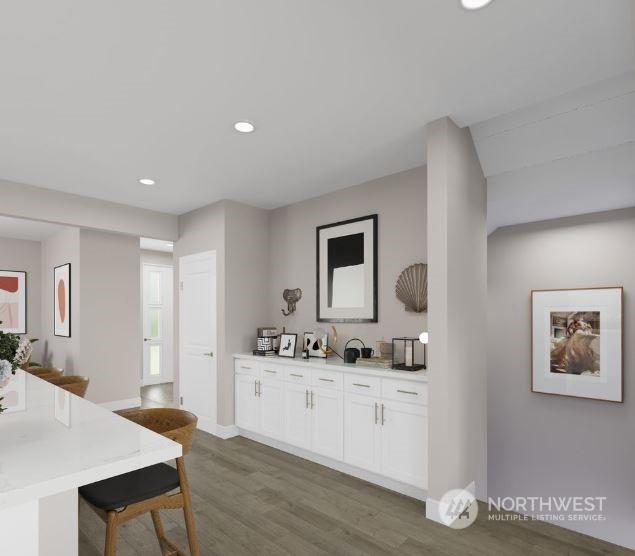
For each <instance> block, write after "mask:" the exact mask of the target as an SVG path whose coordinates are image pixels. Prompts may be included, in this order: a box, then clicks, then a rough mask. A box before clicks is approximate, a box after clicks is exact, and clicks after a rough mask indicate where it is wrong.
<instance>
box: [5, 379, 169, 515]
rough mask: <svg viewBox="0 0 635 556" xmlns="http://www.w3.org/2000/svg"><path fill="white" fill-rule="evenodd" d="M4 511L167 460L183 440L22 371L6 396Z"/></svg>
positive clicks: (11, 382) (6, 388) (8, 389)
mask: <svg viewBox="0 0 635 556" xmlns="http://www.w3.org/2000/svg"><path fill="white" fill-rule="evenodd" d="M9 391H12V392H11V399H12V401H14V402H15V400H16V397H15V395H16V392H17V394H18V396H19V403H18V404H14V405H13V407H12V408H10V409H9V411H7V412H5V413H2V414H0V510H2V509H3V508H6V507H8V506H11V505H14V504H19V503H22V502H27V501H31V500H36V499H38V498H42V497H44V496H50V495H52V494H57V493H59V492H63V491H66V490H70V489H72V488H77V487H79V486H82V485H85V484H89V483H93V482H95V481H100V480H102V479H106V478H109V477H113V476H116V475H120V474H122V473H127V472H128V471H132V470H135V469H140V468H143V467H147V466H149V465H154V464H155V463H159V462H163V461H168V460H170V459H174V458H176V457H179V456H180V455H181V445H180V444H178V443H176V442H173V441H171V440H168V439H167V438H165V437H164V436H161V435H159V434H156V433H154V432H152V431H150V430H148V429H145V428H143V427H141V426H139V425H137V424H135V423H132V422H131V421H128V420H127V419H124V418H123V417H120V416H119V415H116V414H115V413H112V412H111V411H108V410H106V409H104V408H103V407H100V406H98V405H95V404H93V403H91V402H88V401H86V400H84V399H82V398H79V397H77V396H74V395H72V394H69V393H68V392H65V391H64V390H62V389H60V388H57V387H56V386H53V385H52V384H49V383H48V382H45V381H43V380H41V379H39V378H36V377H34V376H32V375H30V374H28V373H25V372H24V371H21V370H18V372H17V374H16V375H15V376H14V377H13V378H11V379H10V383H8V384H0V396H2V395H3V393H5V394H6V393H7V392H9Z"/></svg>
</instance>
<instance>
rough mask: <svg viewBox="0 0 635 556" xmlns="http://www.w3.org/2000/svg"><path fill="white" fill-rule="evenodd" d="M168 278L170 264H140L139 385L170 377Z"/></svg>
mask: <svg viewBox="0 0 635 556" xmlns="http://www.w3.org/2000/svg"><path fill="white" fill-rule="evenodd" d="M172 280H173V269H172V267H171V266H163V265H154V264H144V265H143V377H142V384H143V385H147V384H162V383H164V382H172V380H174V376H173V375H174V373H173V371H172V367H173V361H174V357H173V351H172V349H173V348H172V346H173V333H172V332H173V319H172V298H173V296H174V292H173V283H172Z"/></svg>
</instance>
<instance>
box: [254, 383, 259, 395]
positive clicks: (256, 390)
mask: <svg viewBox="0 0 635 556" xmlns="http://www.w3.org/2000/svg"><path fill="white" fill-rule="evenodd" d="M254 396H256V397H258V381H257V380H254Z"/></svg>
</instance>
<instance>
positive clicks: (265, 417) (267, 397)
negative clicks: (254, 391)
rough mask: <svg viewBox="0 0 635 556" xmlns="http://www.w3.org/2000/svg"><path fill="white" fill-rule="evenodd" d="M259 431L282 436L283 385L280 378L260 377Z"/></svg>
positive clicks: (268, 434) (279, 437)
mask: <svg viewBox="0 0 635 556" xmlns="http://www.w3.org/2000/svg"><path fill="white" fill-rule="evenodd" d="M258 397H259V398H260V432H261V433H262V434H264V435H266V436H269V437H271V438H277V439H279V440H282V439H283V438H284V385H283V382H282V381H281V380H271V379H267V378H262V379H260V386H259V396H258Z"/></svg>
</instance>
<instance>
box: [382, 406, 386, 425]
mask: <svg viewBox="0 0 635 556" xmlns="http://www.w3.org/2000/svg"><path fill="white" fill-rule="evenodd" d="M385 423H386V419H385V418H384V404H381V424H382V425H384V424H385Z"/></svg>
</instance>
